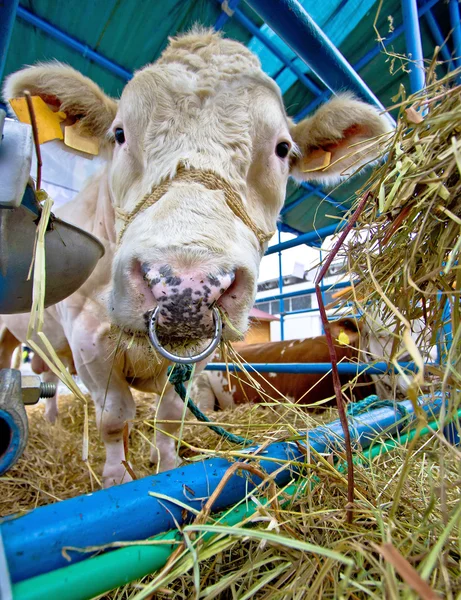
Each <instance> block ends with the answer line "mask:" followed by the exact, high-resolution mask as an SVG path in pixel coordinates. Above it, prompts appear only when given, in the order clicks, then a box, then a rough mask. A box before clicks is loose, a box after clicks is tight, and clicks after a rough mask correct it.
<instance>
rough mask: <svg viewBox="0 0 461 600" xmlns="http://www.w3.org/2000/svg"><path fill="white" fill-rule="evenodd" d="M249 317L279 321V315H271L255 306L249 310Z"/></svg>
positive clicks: (258, 319)
mask: <svg viewBox="0 0 461 600" xmlns="http://www.w3.org/2000/svg"><path fill="white" fill-rule="evenodd" d="M250 319H256V320H257V321H280V317H279V316H277V315H271V314H269V313H267V312H264V311H263V310H259V308H255V307H253V308H252V309H251V310H250Z"/></svg>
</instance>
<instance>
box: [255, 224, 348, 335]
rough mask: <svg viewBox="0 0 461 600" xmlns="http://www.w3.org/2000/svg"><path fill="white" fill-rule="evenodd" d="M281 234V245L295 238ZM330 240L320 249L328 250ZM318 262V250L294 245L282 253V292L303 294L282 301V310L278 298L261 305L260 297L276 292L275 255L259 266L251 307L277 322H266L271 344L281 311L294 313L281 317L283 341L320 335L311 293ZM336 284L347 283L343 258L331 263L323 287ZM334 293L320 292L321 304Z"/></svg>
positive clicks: (276, 264)
mask: <svg viewBox="0 0 461 600" xmlns="http://www.w3.org/2000/svg"><path fill="white" fill-rule="evenodd" d="M281 235H282V241H283V242H284V241H287V240H289V239H292V238H293V237H295V236H293V235H292V234H290V233H282V234H281ZM332 241H333V238H332V237H331V238H327V239H326V240H325V241H324V244H323V246H322V249H323V250H328V249H329V248H330V247H331V244H332ZM277 242H278V240H276V239H273V240H272V241H271V243H272V244H273V243H277ZM324 254H325V252H324ZM320 260H321V250H320V249H319V248H312V247H307V246H298V247H296V248H291V249H289V250H284V252H283V262H282V281H283V288H282V293H284V294H285V293H288V292H302V291H303V290H306V294H300V295H299V296H295V297H294V298H287V299H285V300H283V307H281V306H280V300H278V299H277V300H268V301H267V302H264V298H268V299H269V298H271V297H273V296H275V295H277V294H279V293H280V289H279V277H278V256H277V255H276V254H272V255H270V256H266V257H264V259H263V261H262V264H261V270H260V277H259V282H258V293H257V296H256V299H257V301H258V302H257V304H255V307H256V308H258V309H259V310H262V311H264V312H265V313H268V314H269V315H272V316H274V317H278V319H277V320H274V321H272V322H271V323H270V332H271V335H270V338H271V341H273V342H274V341H278V340H280V339H281V325H280V315H281V312H283V313H294V314H284V319H283V322H284V339H286V340H290V339H300V338H306V337H314V336H317V335H322V333H323V330H322V323H321V320H320V313H319V310H318V303H317V297H316V295H315V293H312V289H313V287H314V281H315V278H316V275H317V273H318V268H319V264H320ZM339 281H348V275H347V266H346V264H345V262H344V260H343V258H338V259H337V260H335V261H333V263H332V264H331V266H330V268H329V270H328V272H327V276H326V277H325V279H324V282H323V284H324V285H327V286H328V285H332V284H334V283H338V282H339ZM309 290H310V292H309ZM334 293H335V291H334V290H332V291H326V292H324V294H323V301H324V304H325V305H328V304H330V303H332V302H333V301H334V297H333V294H334ZM298 311H299V312H298ZM336 312H337V309H330V310H328V311H327V313H328V314H329V316H333V315H334V314H335V313H336Z"/></svg>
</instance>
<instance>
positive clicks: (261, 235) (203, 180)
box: [115, 164, 275, 250]
mask: <svg viewBox="0 0 461 600" xmlns="http://www.w3.org/2000/svg"><path fill="white" fill-rule="evenodd" d="M178 181H180V182H183V183H199V184H200V185H203V187H205V188H206V189H207V190H212V191H221V192H223V194H224V198H225V200H226V204H227V206H228V207H229V208H230V209H231V210H232V212H233V213H234V215H235V216H236V217H238V218H239V219H240V220H241V221H242V222H243V223H244V224H245V225H246V226H247V227H248V229H251V231H252V232H253V233H254V234H255V236H256V237H257V239H258V241H259V244H260V246H261V250H264V244H266V243H267V242H268V241H269V240H270V239H271V237H272V236H273V235H274V233H275V232H273V231H272V232H270V233H266V232H265V231H263V230H262V229H260V228H259V227H258V226H257V225H256V224H255V223H254V222H253V220H252V219H251V217H250V216H249V214H248V213H247V211H246V209H245V206H244V204H243V202H242V198H241V196H240V194H239V193H238V192H236V191H235V190H234V188H233V187H232V185H231V184H230V183H229V182H228V181H226V179H224V178H223V177H221V176H220V175H218V174H217V173H215V172H214V171H205V170H202V169H193V168H191V169H186V167H185V166H184V165H183V164H179V165H178V169H177V171H176V175H175V176H174V177H173V178H171V179H170V178H165V179H164V180H163V181H161V182H160V183H159V184H158V185H156V186H155V187H154V188H153V189H152V191H151V192H150V193H148V194H146V195H145V196H144V197H143V198H142V199H141V200H140V201H139V202H138V204H137V205H136V206H135V207H134V209H133V210H132V211H131V212H125V211H123V210H121V209H120V208H118V207H115V214H116V216H117V217H119V218H120V219H122V220H123V221H124V223H123V226H122V229H121V230H120V233H119V236H118V244H119V245H120V243H121V241H122V238H123V236H124V234H125V231H126V230H127V228H128V226H129V225H130V223H131V222H132V221H133V220H134V219H135V218H136V216H137V215H138V214H140V213H141V212H143V211H144V210H146V209H147V208H149V206H152V205H153V204H155V203H156V202H158V200H160V198H161V197H162V196H164V195H165V194H166V193H167V191H168V189H169V187H170V185H171V184H172V183H173V182H178Z"/></svg>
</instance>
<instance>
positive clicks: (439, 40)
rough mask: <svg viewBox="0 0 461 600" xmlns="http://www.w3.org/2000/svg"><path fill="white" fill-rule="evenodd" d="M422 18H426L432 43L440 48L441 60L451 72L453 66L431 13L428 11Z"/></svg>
mask: <svg viewBox="0 0 461 600" xmlns="http://www.w3.org/2000/svg"><path fill="white" fill-rule="evenodd" d="M424 16H425V18H426V21H427V24H428V26H429V30H430V32H431V35H432V37H433V39H434V42H435V43H436V44H437V46H439V47H440V54H441V55H442V58H443V60H444V61H445V62H446V63H447V66H448V68H449V69H450V71H453V69H454V68H455V66H454V64H453V61H452V60H451V56H450V52H449V51H448V47H447V44H446V41H445V40H444V39H443V35H442V32H441V31H440V28H439V26H438V23H437V21H436V19H435V17H434V15H433V14H432V11H430V10H428V11H427V13H426V14H425V15H424Z"/></svg>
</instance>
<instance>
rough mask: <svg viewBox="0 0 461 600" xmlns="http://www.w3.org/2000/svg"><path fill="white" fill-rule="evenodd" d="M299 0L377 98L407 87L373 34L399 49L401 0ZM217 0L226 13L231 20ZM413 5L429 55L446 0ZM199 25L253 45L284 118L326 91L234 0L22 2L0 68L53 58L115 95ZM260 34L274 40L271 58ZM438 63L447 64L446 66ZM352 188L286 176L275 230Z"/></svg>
mask: <svg viewBox="0 0 461 600" xmlns="http://www.w3.org/2000/svg"><path fill="white" fill-rule="evenodd" d="M268 1H269V0H268ZM301 4H303V5H304V7H305V8H306V10H307V11H308V12H309V14H310V15H311V17H312V18H313V19H314V20H315V22H316V23H317V24H318V25H319V26H320V27H321V28H322V29H323V30H324V31H325V33H326V34H327V35H328V36H329V37H330V39H331V40H332V41H333V43H334V44H335V45H336V46H337V47H338V48H339V50H340V51H341V52H342V54H343V55H344V56H345V57H346V59H347V60H348V61H349V62H350V63H351V64H352V65H353V66H354V67H355V68H356V70H357V72H358V73H359V75H360V76H361V77H362V78H363V79H364V80H365V82H366V83H367V84H368V86H369V87H370V88H371V90H372V91H373V92H374V93H375V95H376V96H377V97H378V99H379V100H380V101H381V103H382V104H383V105H384V106H389V105H391V104H392V102H393V101H392V98H393V97H394V96H395V95H396V94H397V93H398V91H399V88H400V85H401V84H403V85H405V87H406V89H407V90H408V89H409V81H408V73H407V72H406V69H405V68H404V65H403V64H401V62H400V61H399V59H398V58H395V57H394V56H393V54H390V55H386V54H384V53H382V52H380V51H379V50H380V46H379V45H378V44H377V41H376V40H377V35H378V34H377V32H379V35H380V36H381V37H384V38H386V43H387V44H388V46H387V50H388V51H389V52H391V53H397V54H404V53H405V39H404V35H403V26H402V10H401V2H400V0H386V2H384V3H382V6H381V8H380V9H379V7H380V2H379V1H378V0H322V2H318V1H316V0H301ZM222 7H224V9H225V11H226V12H227V13H229V14H232V13H233V14H232V16H231V17H230V18H229V16H228V14H226V12H223V11H222ZM419 13H420V15H421V19H420V26H421V31H422V42H423V52H424V56H425V57H426V58H428V59H429V58H431V57H432V54H433V50H434V46H435V38H436V37H437V31H438V35H439V37H442V39H445V38H446V37H448V36H449V34H450V19H449V13H448V6H447V3H446V2H444V1H443V0H440V1H438V0H425V1H423V0H421V1H420V2H419ZM422 15H424V17H423V16H422ZM431 19H432V20H431ZM434 19H435V27H436V29H434ZM375 21H376V23H375V25H374V22H375ZM196 23H200V24H202V25H204V26H210V27H213V26H215V27H217V28H222V30H223V32H224V34H225V35H226V36H228V37H232V38H234V39H237V40H239V41H241V42H243V43H244V44H246V45H248V46H249V47H250V48H251V49H252V50H253V51H254V52H256V53H257V54H258V55H259V56H260V59H261V62H262V65H263V68H264V70H265V71H266V72H267V73H268V74H269V75H271V76H272V77H273V78H274V79H275V80H276V81H277V83H278V84H279V86H280V87H281V89H282V92H283V97H284V101H285V106H286V108H287V111H288V113H289V115H290V116H293V117H295V118H296V117H297V116H298V117H299V116H300V115H304V114H307V113H308V112H309V111H310V109H311V108H313V107H315V105H316V104H317V103H318V96H317V95H316V93H315V90H317V92H321V93H323V95H321V96H320V97H321V98H324V97H325V96H326V95H328V91H327V92H326V93H324V92H325V90H326V88H325V86H324V85H323V84H322V82H321V81H320V80H319V79H318V78H317V77H316V76H315V75H314V74H313V73H312V72H311V71H309V69H308V67H307V66H306V65H305V63H304V62H303V61H301V60H300V59H299V58H297V57H296V56H295V54H294V53H293V52H292V51H291V50H290V49H289V48H288V46H286V44H285V43H284V42H283V41H282V40H281V39H280V38H279V37H278V36H277V35H276V34H275V33H273V32H272V31H271V30H270V29H269V28H268V27H267V26H266V25H265V24H264V23H263V22H262V20H261V18H260V17H258V15H257V14H256V13H255V12H253V11H252V9H251V8H249V7H248V5H247V4H246V3H245V2H243V1H242V2H240V3H239V2H238V0H226V2H223V3H221V1H219V0H162V1H158V0H157V1H152V0H139V1H136V2H135V1H134V0H79V2H78V3H69V2H68V1H65V0H33V2H32V0H24V1H23V2H21V3H20V5H19V7H18V11H17V17H16V21H15V25H14V29H13V33H12V38H11V43H10V47H9V51H8V54H7V56H6V64H5V70H4V75H8V74H9V73H11V72H13V71H15V70H17V69H20V68H21V67H22V66H23V65H26V64H33V63H35V62H37V61H46V60H50V59H58V60H60V61H63V62H65V63H68V64H70V65H72V66H73V67H75V68H76V69H78V70H80V71H81V72H82V73H84V74H85V75H87V76H89V77H90V78H92V79H93V80H94V81H96V82H97V83H98V84H99V85H100V86H101V87H102V88H103V89H104V91H105V92H106V93H108V94H110V95H113V96H118V95H119V94H120V92H121V90H122V89H123V86H124V84H125V82H126V80H127V79H129V78H130V77H131V74H132V73H133V71H135V70H136V69H139V68H140V67H142V66H144V65H145V64H146V63H149V62H152V61H154V60H155V59H156V58H157V57H158V56H159V55H160V53H161V52H162V50H163V49H164V48H165V46H166V44H167V41H168V37H169V36H171V35H176V34H178V33H181V32H184V31H187V30H188V29H189V28H190V27H191V26H192V25H193V24H196ZM437 24H438V25H437ZM261 38H264V39H265V40H267V39H268V40H269V45H270V44H272V47H274V46H275V47H276V53H278V57H277V56H275V55H274V52H273V51H270V50H269V49H268V47H267V41H266V42H265V43H263V42H262V41H261ZM450 44H451V41H450V42H449V44H448V46H449V47H450ZM280 57H282V58H284V61H285V63H287V64H288V65H289V67H287V66H286V64H284V62H282V61H281V60H280ZM439 69H440V71H441V73H442V72H445V70H446V66H445V65H443V66H440V67H439ZM306 81H307V83H306ZM306 86H308V87H306ZM308 88H309V89H308ZM312 90H314V92H313V91H312ZM359 187H360V179H359V178H355V179H353V180H352V181H349V182H347V183H345V184H343V185H342V186H341V187H339V188H336V189H333V190H329V196H328V197H327V198H326V199H324V198H325V195H326V194H325V191H324V190H322V189H320V188H318V187H316V186H309V185H306V186H301V187H299V186H297V185H295V184H294V182H290V184H289V187H288V195H287V199H286V205H285V207H284V210H283V212H282V228H283V229H285V230H286V231H293V232H294V233H297V232H306V231H312V230H313V229H318V228H322V227H325V226H328V225H331V224H334V223H337V221H338V218H339V217H340V216H341V215H342V214H343V213H344V207H348V206H349V205H350V202H351V195H352V194H353V193H354V192H355V190H356V189H358V188H359Z"/></svg>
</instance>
